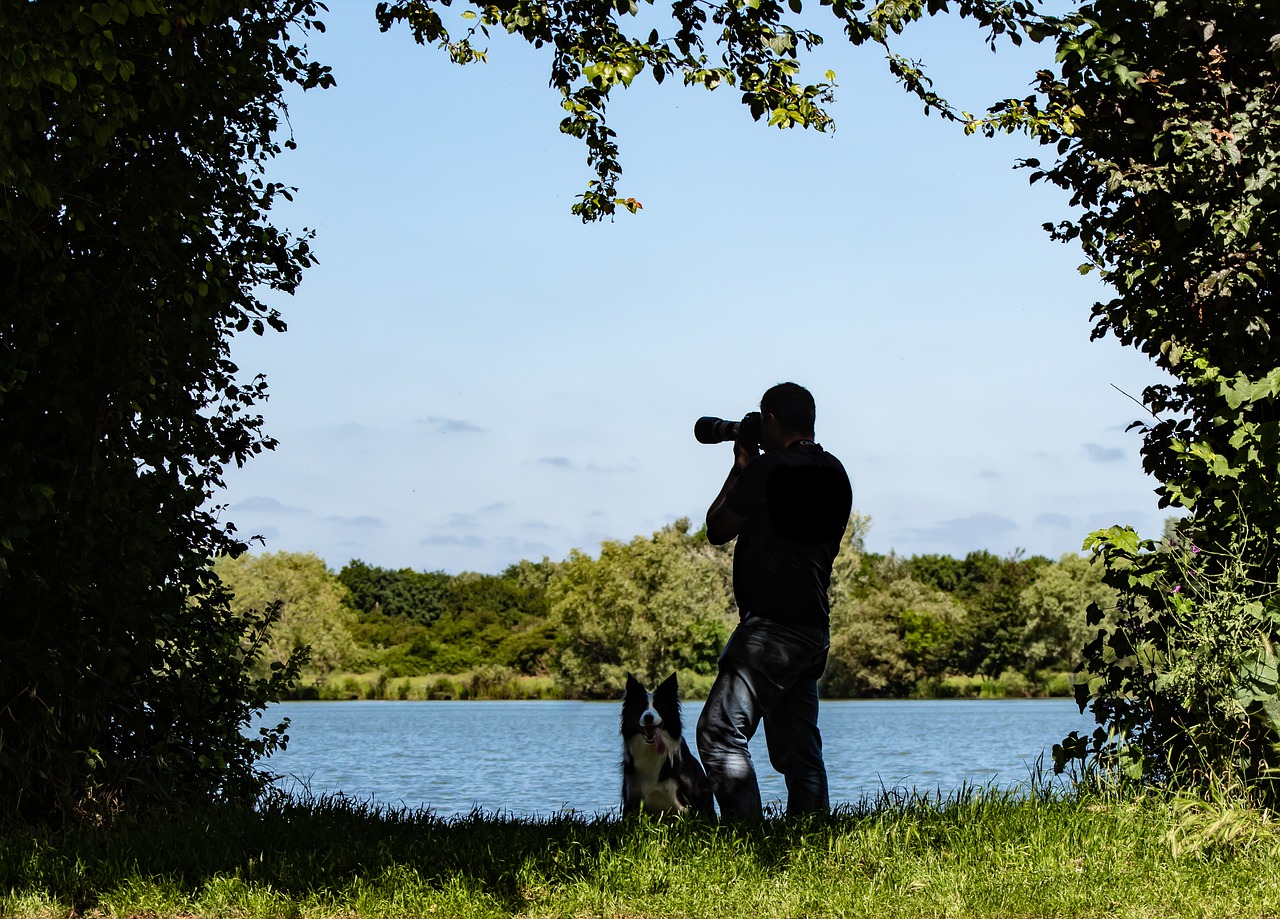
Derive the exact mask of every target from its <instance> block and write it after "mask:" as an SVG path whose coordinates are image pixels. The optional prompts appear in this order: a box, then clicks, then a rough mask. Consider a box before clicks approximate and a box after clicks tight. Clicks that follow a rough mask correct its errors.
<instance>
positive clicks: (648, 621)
mask: <svg viewBox="0 0 1280 919" xmlns="http://www.w3.org/2000/svg"><path fill="white" fill-rule="evenodd" d="M869 523H870V521H869V519H868V518H867V517H865V516H861V515H854V516H853V517H852V518H851V520H850V526H849V529H848V531H847V532H846V534H845V540H844V545H843V547H842V549H841V552H840V556H839V557H838V558H837V560H836V565H835V570H834V572H833V578H832V585H831V601H832V614H831V633H832V634H831V657H830V661H829V664H828V667H827V672H826V675H825V676H824V678H823V691H824V693H825V695H826V696H827V697H836V698H839V697H910V696H935V697H936V696H946V695H1010V694H1012V695H1043V694H1063V693H1066V692H1067V691H1068V689H1069V684H1068V680H1067V673H1068V672H1069V671H1070V670H1071V668H1072V667H1073V666H1074V664H1075V661H1076V658H1077V656H1078V654H1079V649H1080V648H1082V647H1083V646H1084V643H1085V642H1086V641H1088V640H1089V639H1090V638H1092V634H1091V633H1093V632H1096V628H1097V627H1096V626H1094V627H1092V628H1091V627H1089V626H1088V625H1087V624H1086V621H1085V610H1086V608H1087V607H1088V605H1089V604H1090V603H1091V602H1093V601H1098V602H1099V603H1100V604H1101V606H1103V607H1104V608H1109V607H1110V606H1111V604H1112V602H1113V600H1112V598H1111V596H1110V592H1109V589H1108V588H1106V587H1105V586H1103V585H1102V583H1101V581H1100V580H1099V577H1098V572H1097V570H1096V569H1095V568H1094V567H1092V566H1091V565H1090V564H1089V562H1088V560H1087V559H1085V558H1084V557H1082V556H1078V555H1064V556H1063V557H1062V558H1060V559H1058V560H1056V561H1053V560H1050V559H1047V558H1044V557H1041V556H1033V557H1029V558H1025V557H1022V556H1020V555H1015V556H1012V557H1007V558H1002V557H1000V556H997V555H993V554H992V553H990V552H985V551H977V552H971V553H969V555H967V556H965V557H964V558H963V559H956V558H952V557H951V556H946V555H916V556H912V557H910V558H903V557H900V556H897V555H894V554H889V555H880V554H876V553H871V552H866V551H864V549H863V538H864V536H865V534H866V531H867V528H868V526H869ZM215 567H216V570H217V572H218V574H219V575H220V576H221V578H222V580H223V582H224V583H225V584H226V585H227V586H228V588H230V589H231V591H232V592H233V594H234V596H235V600H234V605H235V606H237V607H256V608H260V609H261V608H265V607H266V606H267V605H268V604H270V603H272V602H274V601H279V602H280V604H281V607H280V618H279V620H278V622H277V623H276V625H275V626H274V627H273V629H272V631H271V633H270V634H269V635H268V636H266V638H265V640H266V642H267V645H268V649H269V653H268V654H267V655H266V656H265V658H264V660H263V661H262V666H263V667H264V668H265V667H268V666H269V665H270V664H271V662H273V661H283V660H285V659H286V658H287V657H288V655H289V652H290V651H291V650H292V649H294V648H296V647H300V646H304V645H306V646H310V648H311V658H310V663H309V664H308V667H307V669H306V671H305V677H304V681H303V685H302V686H301V687H299V690H298V692H299V695H300V696H301V697H304V698H349V697H378V698H457V697H464V698H465V697H471V698H519V697H523V696H537V697H547V696H550V697H560V698H614V697H616V696H617V695H618V694H619V693H620V692H621V688H622V685H623V681H624V679H625V676H626V674H627V672H628V671H630V672H633V673H636V674H637V675H639V676H641V677H642V678H643V679H646V680H653V679H656V678H661V677H663V676H665V675H666V674H668V673H670V672H672V671H676V672H679V673H680V675H681V685H682V687H683V688H684V691H685V694H686V695H688V696H697V695H699V694H701V693H703V692H705V691H706V689H707V687H708V686H709V685H710V681H711V679H712V678H713V677H714V674H715V668H716V658H717V655H718V654H719V652H720V649H721V647H722V646H723V644H724V642H725V640H726V639H727V638H728V636H729V633H730V631H731V630H732V627H733V624H734V623H735V622H736V620H737V610H736V607H735V606H734V603H733V593H732V589H731V582H730V576H731V570H732V554H731V552H730V550H729V549H728V548H721V547H716V546H712V545H711V544H710V543H709V542H708V541H707V538H706V534H705V532H704V531H702V530H697V531H691V530H690V526H689V522H688V521H687V520H683V519H682V520H678V521H676V522H675V523H673V524H670V525H669V526H666V527H664V528H663V529H661V530H659V531H658V532H656V533H654V534H653V535H652V536H648V537H643V536H637V537H636V538H635V539H633V540H631V541H630V542H628V543H621V542H606V543H604V544H603V546H602V547H601V550H600V554H599V556H598V557H594V558H593V557H592V556H590V555H587V554H586V553H583V552H580V551H577V550H574V551H573V552H571V553H570V555H569V557H568V558H566V559H564V560H563V561H558V562H557V561H551V560H549V559H545V558H544V559H543V560H542V561H540V562H531V561H522V562H519V563H518V564H515V565H512V566H510V567H508V568H507V569H506V570H505V571H503V572H502V573H501V574H497V575H488V574H474V573H463V574H457V575H449V574H445V573H443V572H439V571H415V570H412V569H408V568H401V569H398V570H392V569H387V568H378V567H375V566H372V565H368V564H366V563H364V562H362V561H352V562H350V563H348V564H347V565H346V566H345V567H343V568H342V570H341V571H339V572H338V573H337V574H334V573H333V572H332V571H331V570H329V569H328V568H327V567H326V566H325V563H324V562H323V561H322V560H321V559H320V558H318V557H316V556H315V555H310V554H296V553H287V552H276V553H266V554H262V555H244V556H241V557H240V558H237V559H230V558H221V559H218V560H217V562H216V563H215Z"/></svg>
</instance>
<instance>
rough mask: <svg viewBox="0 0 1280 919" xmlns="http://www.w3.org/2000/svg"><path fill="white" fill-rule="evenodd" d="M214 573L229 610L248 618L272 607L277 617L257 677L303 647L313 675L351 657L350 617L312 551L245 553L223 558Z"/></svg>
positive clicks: (339, 588)
mask: <svg viewBox="0 0 1280 919" xmlns="http://www.w3.org/2000/svg"><path fill="white" fill-rule="evenodd" d="M213 570H214V572H215V573H216V574H217V575H218V579H219V580H220V581H222V583H223V584H224V585H225V586H226V588H227V590H229V591H230V592H231V594H232V601H231V611H232V612H233V613H235V614H237V615H247V614H249V613H250V611H251V610H255V609H267V608H268V607H269V606H272V605H275V606H277V609H278V618H277V620H276V622H275V623H274V624H273V625H272V627H271V630H270V631H269V632H268V634H267V636H266V640H265V647H264V653H263V657H262V660H261V663H260V668H259V674H260V675H265V672H269V669H270V667H271V665H273V664H278V665H283V664H285V663H287V662H288V661H289V659H290V658H291V657H292V656H293V655H294V653H296V652H298V651H300V650H302V649H307V654H308V662H309V666H310V668H311V669H312V670H313V671H318V672H320V673H328V672H331V671H333V670H337V669H339V668H340V667H342V666H343V665H345V664H346V663H348V662H349V661H350V660H351V659H352V658H353V656H354V655H355V642H354V640H353V638H352V635H351V629H352V626H353V625H354V623H355V616H354V615H352V614H351V612H350V611H349V610H348V609H347V608H346V607H345V606H344V605H343V600H344V599H345V598H344V595H343V594H344V591H343V589H342V585H341V584H340V583H339V582H338V581H337V579H335V578H334V577H333V576H332V575H331V574H330V572H329V570H328V569H327V568H325V565H324V562H323V561H322V560H321V559H320V558H319V557H318V556H316V555H314V554H311V553H305V554H304V553H294V552H267V553H264V554H262V555H250V554H248V553H245V554H244V555H241V556H239V557H238V558H230V557H229V556H222V557H221V558H218V559H216V560H215V561H214V566H213Z"/></svg>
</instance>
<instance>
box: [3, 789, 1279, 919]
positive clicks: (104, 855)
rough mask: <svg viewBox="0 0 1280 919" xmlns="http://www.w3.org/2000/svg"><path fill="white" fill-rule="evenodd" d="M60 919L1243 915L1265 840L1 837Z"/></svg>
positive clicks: (1208, 831)
mask: <svg viewBox="0 0 1280 919" xmlns="http://www.w3.org/2000/svg"><path fill="white" fill-rule="evenodd" d="M1206 807H1207V806H1206ZM1189 814H1190V815H1191V816H1192V817H1193V818H1194V819H1190V820H1188V819H1187V818H1188V815H1189ZM1224 827H1226V829H1224ZM1175 852H1176V853H1177V854H1176V855H1175ZM71 915H77V916H94V915H101V916H121V917H124V916H130V917H133V916H149V917H179V916H181V917H187V916H220V917H221V916H234V917H294V916H298V917H312V916H314V917H352V916H360V917H364V916H369V917H384V916H385V917H410V916H414V917H417V916H484V917H489V916H494V917H505V916H530V917H534V916H565V917H619V919H621V917H627V919H637V917H677V916H707V917H722V916H733V917H742V919H746V917H756V916H776V917H802V916H803V917H825V916H867V917H938V916H954V917H993V919H994V917H999V919H1012V917H1031V916H1037V917H1039V916H1044V917H1094V916H1097V917H1102V916H1107V917H1111V916H1120V917H1152V919H1155V917H1161V919H1164V917H1182V916H1188V917H1192V916H1194V917H1210V916H1222V917H1259V919H1261V917H1277V916H1280V832H1277V830H1276V829H1275V828H1274V827H1273V825H1272V824H1271V823H1270V822H1269V820H1268V818H1267V815H1266V814H1263V813H1258V812H1245V811H1239V810H1235V811H1222V812H1221V813H1211V812H1209V811H1206V810H1205V808H1203V807H1195V808H1188V807H1186V806H1185V802H1182V803H1181V804H1180V803H1179V802H1178V801H1171V800H1168V799H1161V798H1159V797H1157V796H1154V795H1149V796H1146V797H1144V798H1142V799H1139V800H1123V799H1118V798H1109V797H1098V796H1082V797H1050V796H1047V795H1041V796H1034V797H1032V798H1029V799H1028V798H1018V797H1015V796H1013V795H1010V794H1007V793H1004V792H997V791H988V790H967V791H964V792H962V793H959V794H956V795H953V796H952V797H950V798H948V799H946V800H941V801H940V800H938V799H936V798H932V799H930V798H922V797H907V796H901V795H899V796H893V795H885V796H882V797H881V798H880V799H879V800H876V801H866V802H862V803H861V804H860V805H858V806H856V807H852V808H848V809H845V810H842V811H840V812H839V813H837V814H835V815H833V816H832V817H830V818H826V819H821V820H786V819H782V818H775V819H770V820H767V821H765V823H764V824H762V825H760V826H757V827H754V828H749V829H748V828H741V827H728V826H716V825H709V824H703V823H697V822H693V821H671V822H660V821H654V820H649V819H644V818H642V819H638V820H627V821H619V820H616V819H604V818H593V819H584V818H581V817H576V816H573V815H571V814H559V815H552V816H548V817H545V818H542V819H538V820H524V819H516V818H512V817H509V816H506V817H504V816H503V815H498V814H480V813H476V814H472V815H471V816H469V817H464V818H458V819H451V820H443V819H439V818H436V817H434V816H432V815H431V814H429V813H424V812H405V811H394V810H382V809H379V808H374V807H369V806H363V805H359V804H352V803H350V802H349V801H344V800H342V799H322V800H317V801H311V802H290V801H287V800H284V799H276V800H273V801H271V802H269V803H267V804H266V805H264V806H263V807H262V808H261V809H260V810H259V811H258V812H252V813H251V812H244V811H234V810H225V809H224V810H222V811H209V812H204V813H194V812H189V813H186V814H183V815H178V816H172V817H169V818H165V819H159V818H153V819H149V820H145V821H135V822H122V823H120V824H118V825H116V826H113V827H109V828H102V829H85V828H79V829H75V830H67V831H62V832H53V831H24V830H12V831H10V832H8V833H6V834H3V835H0V916H4V917H9V916H14V917H26V916H71Z"/></svg>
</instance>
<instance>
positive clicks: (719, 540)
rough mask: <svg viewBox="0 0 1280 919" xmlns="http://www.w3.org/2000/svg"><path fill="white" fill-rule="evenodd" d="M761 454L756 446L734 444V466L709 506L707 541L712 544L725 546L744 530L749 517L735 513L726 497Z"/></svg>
mask: <svg viewBox="0 0 1280 919" xmlns="http://www.w3.org/2000/svg"><path fill="white" fill-rule="evenodd" d="M759 455H760V454H759V451H758V450H756V449H755V448H754V447H749V446H745V445H743V444H737V443H735V444H734V445H733V468H732V469H730V470H729V474H728V475H727V476H725V480H724V484H723V485H721V486H720V494H718V495H716V499H715V500H714V501H712V502H711V507H709V508H707V541H708V542H710V543H711V545H713V546H723V545H724V544H725V543H727V542H728V541H729V540H731V539H733V538H734V537H735V536H737V535H738V534H739V533H740V532H742V526H743V524H745V523H746V522H747V518H746V517H743V516H742V515H741V514H737V513H735V512H734V511H733V509H732V508H730V507H729V502H728V501H727V500H726V499H727V498H728V497H729V492H731V491H733V486H734V485H736V484H737V482H738V478H739V477H740V476H741V475H742V471H743V470H744V469H746V468H747V466H749V465H750V464H751V463H752V462H753V461H754V460H755V458H756V457H757V456H759Z"/></svg>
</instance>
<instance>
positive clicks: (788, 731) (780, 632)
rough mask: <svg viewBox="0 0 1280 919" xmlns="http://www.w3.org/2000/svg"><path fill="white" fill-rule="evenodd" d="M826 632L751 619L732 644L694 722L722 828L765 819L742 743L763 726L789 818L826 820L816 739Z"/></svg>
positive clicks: (818, 736) (819, 743) (819, 745)
mask: <svg viewBox="0 0 1280 919" xmlns="http://www.w3.org/2000/svg"><path fill="white" fill-rule="evenodd" d="M829 649H830V641H829V637H828V633H827V630H826V629H820V628H813V629H809V628H791V627H789V626H785V625H782V624H781V623H779V622H775V621H773V620H771V619H763V618H760V617H749V618H747V619H746V620H745V621H743V622H742V623H740V624H739V625H738V627H737V628H736V629H735V630H734V632H733V634H732V635H731V636H729V642H728V643H727V644H726V645H725V647H724V651H723V652H722V653H721V655H720V669H719V673H718V674H717V676H716V681H715V683H714V684H713V685H712V687H711V693H710V695H708V696H707V701H706V704H705V705H704V706H703V708H702V715H701V716H700V717H699V718H698V735H697V740H698V755H699V757H701V759H702V765H703V767H704V768H705V769H706V770H707V775H708V777H709V778H710V779H711V787H712V789H713V790H714V792H715V796H716V800H717V801H718V802H719V804H720V816H721V817H722V818H724V819H726V820H759V819H761V817H762V815H763V814H762V808H761V804H760V786H759V784H758V783H757V781H756V772H755V768H754V766H752V763H751V752H750V751H749V750H748V749H747V742H748V741H749V740H751V738H752V736H753V735H754V734H755V732H756V728H757V727H758V726H759V725H760V722H761V720H763V721H764V733H765V740H766V741H767V742H768V745H769V762H770V763H772V764H773V768H775V769H777V770H778V772H780V773H782V775H783V777H784V778H785V779H786V781H787V814H788V816H790V815H792V814H800V813H813V812H818V813H826V812H827V810H828V809H829V807H830V802H829V800H828V796H827V770H826V766H825V765H824V764H823V762H822V735H821V733H819V731H818V678H819V677H821V676H822V671H823V669H824V668H825V667H826V664H827V652H828V650H829Z"/></svg>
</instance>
